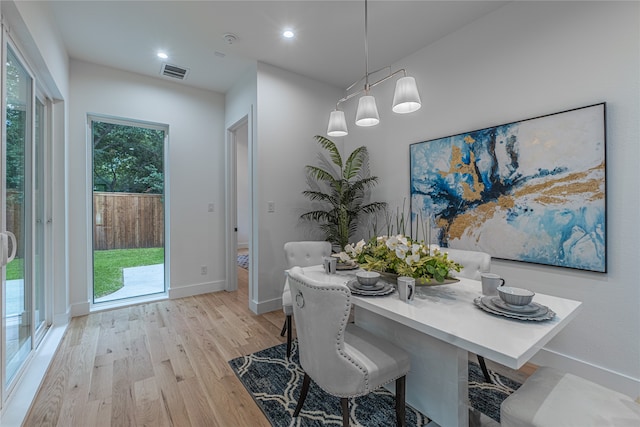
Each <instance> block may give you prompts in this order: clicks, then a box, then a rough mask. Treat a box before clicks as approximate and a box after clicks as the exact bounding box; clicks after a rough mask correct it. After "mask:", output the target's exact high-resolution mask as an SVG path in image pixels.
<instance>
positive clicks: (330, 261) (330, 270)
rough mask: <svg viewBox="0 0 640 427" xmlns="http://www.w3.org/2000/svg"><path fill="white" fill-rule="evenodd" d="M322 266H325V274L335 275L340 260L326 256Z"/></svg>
mask: <svg viewBox="0 0 640 427" xmlns="http://www.w3.org/2000/svg"><path fill="white" fill-rule="evenodd" d="M322 264H323V265H324V272H325V273H327V274H335V272H336V267H337V266H338V260H337V259H336V258H334V257H332V256H326V257H324V258H322Z"/></svg>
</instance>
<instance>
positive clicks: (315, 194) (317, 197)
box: [302, 190, 340, 206]
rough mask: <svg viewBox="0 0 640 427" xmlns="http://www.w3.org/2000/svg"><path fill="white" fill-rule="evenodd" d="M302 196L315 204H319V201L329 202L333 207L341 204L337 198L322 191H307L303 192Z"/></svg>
mask: <svg viewBox="0 0 640 427" xmlns="http://www.w3.org/2000/svg"><path fill="white" fill-rule="evenodd" d="M302 194H303V195H304V196H305V197H307V198H308V199H309V200H311V201H313V202H317V201H321V202H327V203H331V204H332V205H333V206H335V205H337V204H339V203H340V201H339V200H336V198H335V197H333V196H332V195H330V194H327V193H323V192H322V191H314V190H305V191H303V192H302Z"/></svg>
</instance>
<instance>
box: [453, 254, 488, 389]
mask: <svg viewBox="0 0 640 427" xmlns="http://www.w3.org/2000/svg"><path fill="white" fill-rule="evenodd" d="M441 251H442V252H446V253H447V254H448V255H449V258H450V259H452V260H454V261H455V262H457V263H458V264H460V265H462V269H461V270H460V271H459V272H457V273H456V274H455V276H456V277H465V278H467V279H473V280H480V279H481V278H482V276H481V275H482V273H488V272H489V271H490V270H491V255H489V254H488V253H486V252H479V251H466V250H462V249H451V248H441ZM476 356H477V358H478V364H479V365H480V369H482V374H483V375H484V379H485V381H486V382H488V383H493V381H492V380H491V376H490V375H489V370H488V369H487V363H486V362H485V360H484V357H482V356H478V355H476Z"/></svg>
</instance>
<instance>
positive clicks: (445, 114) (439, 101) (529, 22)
mask: <svg viewBox="0 0 640 427" xmlns="http://www.w3.org/2000/svg"><path fill="white" fill-rule="evenodd" d="M639 6H640V3H638V2H618V3H616V2H512V3H510V4H508V5H506V6H504V7H502V8H500V9H498V10H497V11H495V12H494V13H492V14H490V15H487V16H485V17H483V18H481V19H478V20H476V21H475V22H473V23H472V24H470V25H468V26H466V27H464V28H463V29H461V30H460V31H458V32H456V33H454V34H451V35H449V36H447V37H445V38H443V39H441V40H439V41H438V42H437V43H434V44H432V45H430V46H428V47H426V48H424V49H423V50H421V51H419V52H417V53H415V54H414V55H411V56H409V57H407V58H405V59H403V60H402V61H399V62H398V64H396V65H397V67H398V68H399V67H404V68H407V69H408V71H409V73H410V74H412V75H414V76H415V77H416V80H417V81H418V84H419V87H420V91H421V96H422V101H423V107H422V109H421V110H419V111H418V112H416V113H413V114H410V115H405V116H402V115H394V114H393V113H391V112H390V108H387V107H386V106H383V104H384V103H385V102H387V101H388V102H389V103H390V100H391V97H392V91H393V85H383V87H380V89H381V90H378V88H376V90H375V95H376V96H377V97H378V99H379V101H378V103H379V110H380V114H381V124H380V125H378V126H377V127H375V128H372V129H355V128H356V126H351V128H350V132H351V133H350V135H349V136H348V137H346V141H347V143H348V148H351V149H352V148H353V147H355V146H356V145H360V144H366V145H367V146H368V148H369V150H370V153H371V160H372V161H371V168H372V172H373V173H374V174H376V175H378V176H379V177H380V185H379V187H378V189H377V191H375V192H374V197H376V196H377V197H378V198H380V199H382V200H385V201H387V202H390V203H392V204H394V203H395V204H401V203H402V200H403V199H404V198H405V197H406V198H407V200H408V195H409V171H408V167H409V151H408V147H409V145H410V144H411V143H414V142H420V141H425V140H430V139H434V138H439V137H444V136H447V135H453V134H458V133H461V132H465V131H471V130H475V129H481V128H485V127H490V126H495V125H499V124H503V123H509V122H512V121H517V120H521V119H527V118H531V117H536V116H540V115H544V114H550V113H555V112H559V111H563V110H567V109H571V108H575V107H582V106H586V105H591V104H594V103H598V102H602V101H605V102H606V103H607V117H606V120H607V153H606V156H607V204H608V207H607V209H608V221H607V232H608V273H606V274H598V273H589V272H583V271H576V270H570V269H564V268H555V267H544V266H537V265H533V264H526V263H516V262H509V261H501V260H494V262H493V270H494V271H495V272H497V273H499V274H501V275H503V276H504V277H505V278H506V279H507V282H509V283H512V284H517V285H519V286H522V287H526V288H530V289H532V290H534V291H536V292H542V293H547V294H552V295H557V296H561V297H566V298H571V299H576V300H580V301H583V303H584V304H583V308H582V312H581V313H580V314H579V315H578V317H577V318H576V319H575V320H574V321H573V322H572V323H571V324H569V325H568V326H567V328H566V329H565V330H564V331H562V332H561V333H560V334H559V335H558V336H557V337H556V338H555V339H554V340H552V341H551V342H550V343H549V344H548V345H547V346H546V347H545V349H544V351H541V352H540V353H539V354H538V356H536V358H534V360H533V361H534V362H535V363H538V364H547V365H554V366H558V367H562V368H564V369H567V370H570V371H574V372H577V373H579V374H582V375H584V376H587V377H589V378H591V379H594V380H598V381H600V382H602V383H604V384H606V385H609V386H612V387H614V388H617V389H619V390H621V391H623V392H626V393H627V394H629V395H631V396H633V397H637V396H639V395H640V307H639V305H640V285H639V283H638V277H639V275H640V263H639V262H638V261H639V259H638V241H640V231H639V230H640V227H638V218H639V217H640V209H639V205H640V193H639V191H638V188H637V183H638V178H637V169H638V166H637V165H638V160H639V158H640V156H639V144H638V143H639V121H638V117H640V107H639V102H640V101H639V100H640V90H639V83H640V31H639V27H640V19H639V17H640V10H639V9H640V7H639ZM350 108H353V106H350ZM349 114H353V112H347V115H349ZM389 159H393V162H390V161H389Z"/></svg>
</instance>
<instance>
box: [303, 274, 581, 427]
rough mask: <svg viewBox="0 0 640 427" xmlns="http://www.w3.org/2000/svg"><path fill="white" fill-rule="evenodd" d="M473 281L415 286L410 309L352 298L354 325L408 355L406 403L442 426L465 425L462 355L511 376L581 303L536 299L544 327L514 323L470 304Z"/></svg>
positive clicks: (345, 277)
mask: <svg viewBox="0 0 640 427" xmlns="http://www.w3.org/2000/svg"><path fill="white" fill-rule="evenodd" d="M303 271H304V273H305V275H308V276H309V277H311V278H313V279H315V280H319V281H324V282H331V283H343V284H346V283H347V282H348V281H349V280H352V279H354V278H355V273H356V272H355V271H339V272H338V273H337V274H326V273H325V272H324V268H323V267H322V266H312V267H305V268H304V269H303ZM479 296H481V284H480V282H479V281H476V280H471V279H466V278H460V281H459V282H457V283H453V284H448V285H438V286H420V287H418V291H417V295H416V298H415V300H414V301H412V302H411V303H406V302H403V301H401V300H400V299H399V297H398V293H397V291H396V292H393V293H392V294H390V295H387V296H383V297H379V296H378V297H366V296H357V295H352V304H353V306H354V307H355V308H354V319H355V322H356V324H358V325H359V326H360V327H362V328H364V329H367V330H368V331H370V332H372V333H374V334H376V335H379V336H381V337H384V338H386V339H388V340H390V341H392V342H394V343H395V344H396V345H398V346H399V347H401V348H403V349H404V350H405V351H407V352H408V353H409V354H410V356H411V371H410V372H409V374H408V375H407V383H406V387H407V389H406V400H407V403H408V404H410V405H411V406H413V407H414V408H415V409H418V410H419V411H421V412H422V413H423V414H425V415H426V416H428V417H429V418H430V419H432V420H433V421H435V422H436V423H437V424H439V425H440V426H441V427H449V426H468V423H469V411H468V409H469V406H468V358H469V352H472V353H475V354H477V355H479V356H483V357H485V358H486V359H489V360H492V361H494V362H497V363H499V364H502V365H505V366H507V367H510V368H513V369H519V368H520V367H522V366H523V365H524V364H525V363H526V362H527V361H529V359H531V357H532V356H533V355H534V354H535V353H536V352H538V351H539V350H540V349H541V348H542V347H543V346H544V345H545V344H547V343H548V342H549V341H550V340H551V339H552V338H553V337H555V336H556V335H557V334H558V332H560V331H561V330H562V329H563V328H564V327H565V326H566V325H567V324H568V323H569V322H570V321H571V320H572V319H573V318H574V317H575V316H576V315H577V314H578V312H579V309H580V308H581V302H579V301H574V300H570V299H566V298H559V297H555V296H551V295H544V294H539V293H536V295H535V297H534V299H533V301H534V302H536V303H538V304H542V305H545V306H547V307H549V308H550V309H551V310H553V311H554V312H555V314H556V315H555V317H554V318H553V319H551V320H545V321H532V320H526V321H523V320H517V319H512V318H507V317H503V316H498V315H494V314H490V313H487V312H485V311H483V310H481V309H480V308H478V307H476V306H475V304H474V302H473V301H474V299H475V298H477V297H479Z"/></svg>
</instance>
